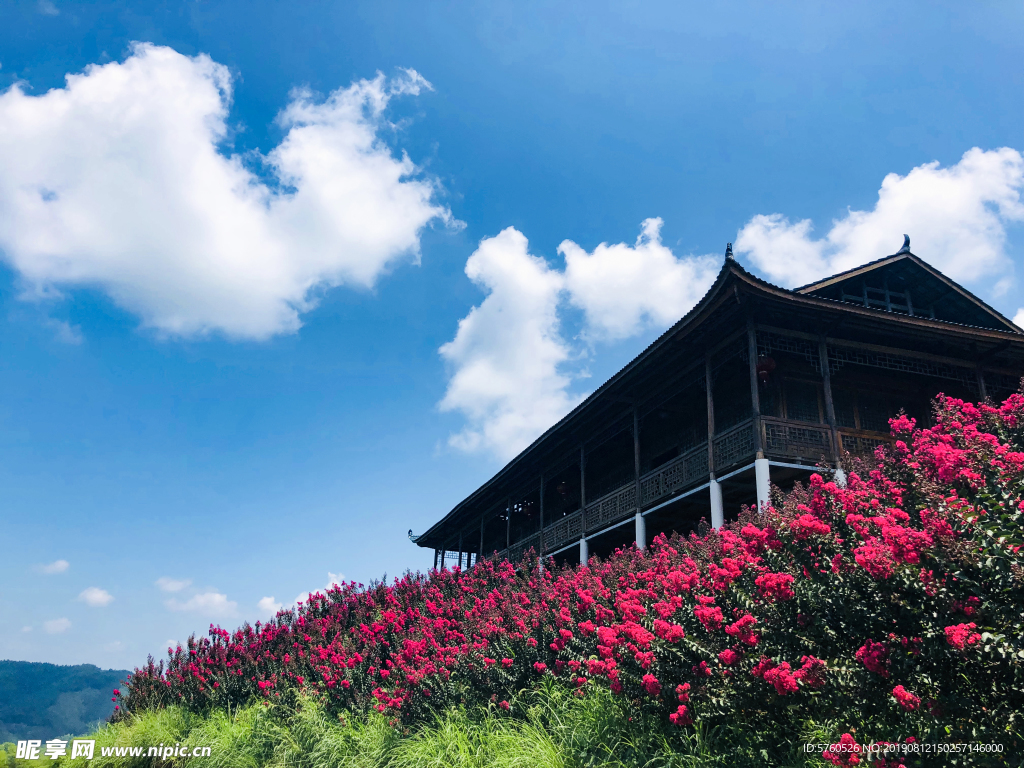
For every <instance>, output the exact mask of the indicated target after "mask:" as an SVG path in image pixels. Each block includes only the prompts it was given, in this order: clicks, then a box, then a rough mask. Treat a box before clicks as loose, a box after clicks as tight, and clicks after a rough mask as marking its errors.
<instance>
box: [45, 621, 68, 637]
mask: <svg viewBox="0 0 1024 768" xmlns="http://www.w3.org/2000/svg"><path fill="white" fill-rule="evenodd" d="M43 629H44V630H45V631H46V633H47V634H48V635H59V634H60V633H61V632H67V631H68V630H69V629H71V621H70V619H63V618H61V619H50V620H49V621H44V622H43Z"/></svg>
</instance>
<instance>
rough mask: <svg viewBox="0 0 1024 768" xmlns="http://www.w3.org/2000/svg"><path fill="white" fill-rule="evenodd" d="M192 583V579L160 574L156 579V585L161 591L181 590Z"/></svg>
mask: <svg viewBox="0 0 1024 768" xmlns="http://www.w3.org/2000/svg"><path fill="white" fill-rule="evenodd" d="M191 583H192V579H172V578H171V577H170V576H161V577H160V578H159V579H157V580H156V585H157V586H158V587H159V588H160V589H161V591H163V592H181V590H183V589H184V588H185V587H187V586H188V585H189V584H191Z"/></svg>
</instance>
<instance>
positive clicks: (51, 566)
mask: <svg viewBox="0 0 1024 768" xmlns="http://www.w3.org/2000/svg"><path fill="white" fill-rule="evenodd" d="M69 567H71V564H70V563H69V562H68V561H67V560H54V561H53V562H52V563H48V564H46V565H40V566H37V568H38V570H39V571H41V572H42V573H47V574H54V573H64V572H65V571H66V570H67V569H68V568H69Z"/></svg>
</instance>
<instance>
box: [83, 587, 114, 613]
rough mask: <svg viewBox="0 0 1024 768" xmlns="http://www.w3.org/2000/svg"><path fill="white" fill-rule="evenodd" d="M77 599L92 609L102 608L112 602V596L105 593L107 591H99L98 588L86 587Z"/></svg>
mask: <svg viewBox="0 0 1024 768" xmlns="http://www.w3.org/2000/svg"><path fill="white" fill-rule="evenodd" d="M78 599H79V600H81V601H82V602H83V603H85V604H86V605H90V606H92V607H93V608H102V607H104V606H106V605H110V604H111V603H112V602H114V596H113V595H112V594H110V593H109V592H107V590H105V589H100V588H99V587H87V588H86V589H84V590H82V594H80V595H79V596H78Z"/></svg>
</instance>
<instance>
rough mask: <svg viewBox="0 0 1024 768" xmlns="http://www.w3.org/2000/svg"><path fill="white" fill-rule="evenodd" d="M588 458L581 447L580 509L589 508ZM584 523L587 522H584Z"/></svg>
mask: <svg viewBox="0 0 1024 768" xmlns="http://www.w3.org/2000/svg"><path fill="white" fill-rule="evenodd" d="M586 468H587V456H586V454H585V453H584V452H583V446H582V445H581V446H580V509H584V510H585V509H586V508H587V471H586ZM584 522H586V521H585V520H584Z"/></svg>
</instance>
